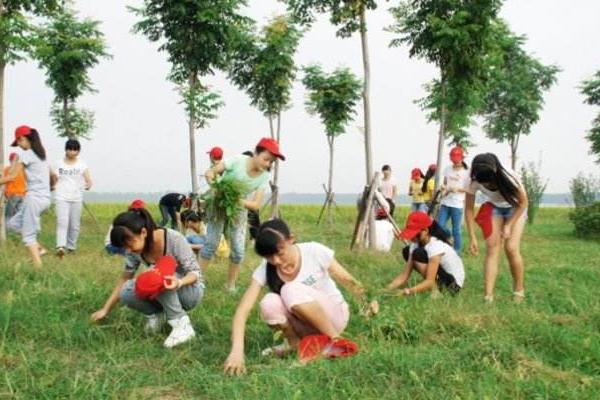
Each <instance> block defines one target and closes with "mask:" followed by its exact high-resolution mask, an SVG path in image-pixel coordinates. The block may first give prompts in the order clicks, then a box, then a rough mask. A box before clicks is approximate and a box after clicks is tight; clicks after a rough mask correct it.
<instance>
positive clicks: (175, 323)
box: [164, 315, 196, 349]
mask: <svg viewBox="0 0 600 400" xmlns="http://www.w3.org/2000/svg"><path fill="white" fill-rule="evenodd" d="M169 325H171V326H172V327H173V330H172V331H171V334H170V335H169V337H168V338H167V339H166V340H165V343H164V345H165V347H166V348H168V349H170V348H172V347H175V346H177V345H178V344H181V343H185V342H187V341H188V340H191V339H193V338H194V336H196V332H195V331H194V327H193V326H192V322H191V321H190V317H188V316H187V315H184V316H183V317H181V318H179V319H170V320H169Z"/></svg>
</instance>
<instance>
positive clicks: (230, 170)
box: [223, 155, 271, 196]
mask: <svg viewBox="0 0 600 400" xmlns="http://www.w3.org/2000/svg"><path fill="white" fill-rule="evenodd" d="M248 159H249V157H248V156H245V155H240V156H237V157H234V158H231V159H229V160H225V161H224V164H225V172H224V173H223V179H233V180H235V181H238V182H241V183H242V184H243V185H244V190H243V194H244V196H248V195H249V194H250V193H252V192H254V191H256V190H258V189H262V190H266V189H267V188H268V184H269V177H270V176H271V174H270V173H269V171H263V172H262V173H260V174H259V175H257V176H255V177H253V178H251V177H250V176H248V172H247V171H246V170H247V168H248V167H247V165H248V164H247V163H248Z"/></svg>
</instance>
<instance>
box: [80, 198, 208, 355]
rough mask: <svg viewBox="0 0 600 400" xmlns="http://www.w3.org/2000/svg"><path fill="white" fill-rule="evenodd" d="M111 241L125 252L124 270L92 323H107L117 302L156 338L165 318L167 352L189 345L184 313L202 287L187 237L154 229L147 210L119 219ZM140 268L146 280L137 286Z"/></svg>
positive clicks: (189, 332) (188, 323)
mask: <svg viewBox="0 0 600 400" xmlns="http://www.w3.org/2000/svg"><path fill="white" fill-rule="evenodd" d="M110 241H111V244H112V245H113V246H115V247H116V248H123V249H125V251H126V253H125V270H124V272H123V273H122V274H121V276H120V277H119V279H118V281H117V283H116V285H115V287H114V289H113V290H112V292H111V294H110V296H109V297H108V299H107V300H106V302H105V303H104V306H102V308H100V309H99V310H98V311H96V312H94V313H93V314H92V315H91V319H92V321H93V322H99V321H101V320H103V319H104V318H106V316H107V315H108V314H109V313H110V311H111V310H112V309H113V308H114V306H115V305H116V304H117V302H119V301H120V302H121V303H122V304H124V305H126V306H127V307H129V308H131V309H133V310H136V311H139V312H141V313H143V314H144V315H145V316H146V318H147V321H146V327H145V330H146V332H149V333H156V332H158V331H159V330H160V328H161V326H162V323H163V316H166V319H167V322H168V323H169V325H171V327H172V328H173V329H172V330H171V333H170V334H169V336H168V337H167V339H166V340H165V342H164V346H165V347H167V348H171V347H174V346H177V345H179V344H181V343H184V342H187V341H189V340H191V339H192V338H193V337H194V336H195V335H196V333H195V331H194V328H193V326H192V323H191V321H190V318H189V316H188V315H187V313H186V311H189V310H191V309H192V308H194V307H196V306H197V305H198V303H199V302H200V300H201V299H202V296H203V294H204V281H203V278H202V272H201V270H200V267H199V266H198V261H197V259H196V256H195V255H194V253H193V251H192V249H191V248H190V245H189V244H188V242H187V241H186V239H185V237H184V236H183V235H182V234H181V233H179V232H177V231H175V230H172V229H166V228H159V227H157V226H156V224H155V223H154V221H153V220H152V216H151V215H150V213H149V212H148V211H147V210H146V209H144V208H136V209H133V210H131V211H127V212H124V213H121V214H119V215H117V217H116V218H115V219H114V221H113V228H112V230H111V232H110ZM164 256H170V257H171V258H172V262H171V261H169V260H164V259H163V258H162V257H164ZM142 264H144V265H145V266H146V267H148V271H149V272H150V274H147V272H146V273H143V274H141V275H140V276H139V277H138V279H137V280H136V279H134V277H135V274H136V272H137V270H138V269H139V267H140V265H142ZM166 264H169V265H172V266H171V267H169V265H166ZM166 271H169V272H168V273H167V272H166ZM144 274H146V275H144ZM142 275H143V276H144V277H143V278H142ZM157 276H159V277H160V279H159V280H158V282H157V279H158V278H157Z"/></svg>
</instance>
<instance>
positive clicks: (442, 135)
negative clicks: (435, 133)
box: [434, 69, 448, 190]
mask: <svg viewBox="0 0 600 400" xmlns="http://www.w3.org/2000/svg"><path fill="white" fill-rule="evenodd" d="M440 72H441V73H440V85H441V96H442V101H441V103H442V107H441V110H440V131H439V137H438V148H437V161H436V165H437V168H436V170H435V188H434V190H437V189H438V188H439V187H440V180H441V175H442V156H443V152H444V142H445V141H446V118H447V115H446V114H447V112H448V110H447V108H446V76H445V74H444V71H443V69H442V70H441V71H440Z"/></svg>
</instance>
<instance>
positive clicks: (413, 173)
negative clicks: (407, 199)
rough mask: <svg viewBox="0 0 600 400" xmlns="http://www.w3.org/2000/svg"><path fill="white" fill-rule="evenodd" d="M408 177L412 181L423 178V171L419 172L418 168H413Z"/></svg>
mask: <svg viewBox="0 0 600 400" xmlns="http://www.w3.org/2000/svg"><path fill="white" fill-rule="evenodd" d="M410 176H411V177H412V178H413V179H416V178H420V177H422V176H423V171H421V169H420V168H414V169H413V170H412V171H410Z"/></svg>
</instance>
